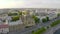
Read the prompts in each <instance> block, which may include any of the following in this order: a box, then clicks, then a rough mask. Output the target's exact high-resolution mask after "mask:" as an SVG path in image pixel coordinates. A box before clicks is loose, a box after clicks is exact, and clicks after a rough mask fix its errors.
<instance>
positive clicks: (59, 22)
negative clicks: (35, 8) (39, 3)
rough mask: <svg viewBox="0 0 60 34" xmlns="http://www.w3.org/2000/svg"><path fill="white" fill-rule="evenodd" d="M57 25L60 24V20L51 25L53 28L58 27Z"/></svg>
mask: <svg viewBox="0 0 60 34" xmlns="http://www.w3.org/2000/svg"><path fill="white" fill-rule="evenodd" d="M57 24H60V20H57V21H55V22H53V23H52V24H51V27H54V26H56V25H57Z"/></svg>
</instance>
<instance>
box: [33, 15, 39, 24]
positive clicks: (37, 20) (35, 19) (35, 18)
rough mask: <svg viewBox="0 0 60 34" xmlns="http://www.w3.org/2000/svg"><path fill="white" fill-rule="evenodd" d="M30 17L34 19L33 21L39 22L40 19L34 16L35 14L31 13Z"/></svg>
mask: <svg viewBox="0 0 60 34" xmlns="http://www.w3.org/2000/svg"><path fill="white" fill-rule="evenodd" d="M32 18H33V19H34V21H35V23H39V22H40V19H39V18H38V17H36V16H35V15H33V16H32Z"/></svg>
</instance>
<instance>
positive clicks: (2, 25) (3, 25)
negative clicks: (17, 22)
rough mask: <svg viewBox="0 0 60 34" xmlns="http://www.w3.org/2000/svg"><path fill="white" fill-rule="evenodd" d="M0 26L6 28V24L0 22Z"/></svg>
mask: <svg viewBox="0 0 60 34" xmlns="http://www.w3.org/2000/svg"><path fill="white" fill-rule="evenodd" d="M0 28H8V24H0Z"/></svg>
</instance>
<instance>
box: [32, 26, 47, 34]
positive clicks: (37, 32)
mask: <svg viewBox="0 0 60 34" xmlns="http://www.w3.org/2000/svg"><path fill="white" fill-rule="evenodd" d="M44 31H46V29H45V28H44V27H42V28H39V29H38V30H37V31H36V32H32V34H42V33H43V32H44Z"/></svg>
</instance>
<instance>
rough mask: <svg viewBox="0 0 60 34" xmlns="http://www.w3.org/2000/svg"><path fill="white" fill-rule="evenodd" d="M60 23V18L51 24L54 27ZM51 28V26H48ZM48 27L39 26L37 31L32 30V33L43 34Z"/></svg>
mask: <svg viewBox="0 0 60 34" xmlns="http://www.w3.org/2000/svg"><path fill="white" fill-rule="evenodd" d="M58 24H60V20H57V21H54V22H53V23H52V24H50V25H51V27H54V26H55V25H58ZM47 28H49V27H47ZM46 30H47V29H45V28H44V27H42V28H39V29H38V30H37V31H35V32H34V31H32V34H43V32H45V31H46Z"/></svg>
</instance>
